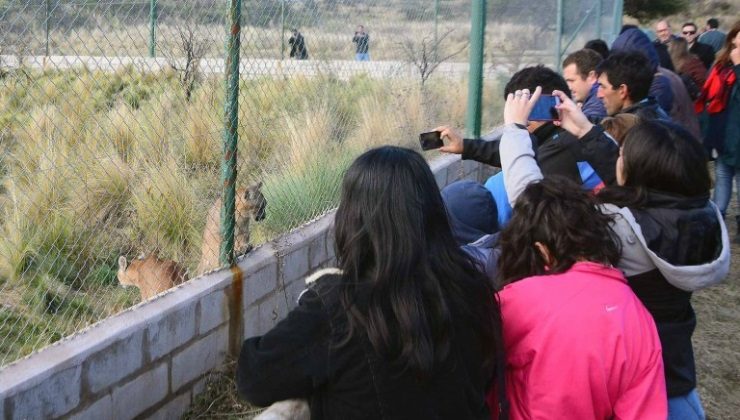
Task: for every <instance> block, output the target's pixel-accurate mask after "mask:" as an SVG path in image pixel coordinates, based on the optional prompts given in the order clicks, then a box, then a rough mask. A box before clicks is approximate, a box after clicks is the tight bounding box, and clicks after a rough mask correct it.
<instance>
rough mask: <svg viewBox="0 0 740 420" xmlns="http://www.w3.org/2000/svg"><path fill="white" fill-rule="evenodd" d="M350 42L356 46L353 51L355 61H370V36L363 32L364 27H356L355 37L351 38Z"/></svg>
mask: <svg viewBox="0 0 740 420" xmlns="http://www.w3.org/2000/svg"><path fill="white" fill-rule="evenodd" d="M352 42H354V43H355V44H356V45H355V47H356V49H355V60H357V61H370V52H369V50H370V35H368V34H367V32H365V27H364V26H362V25H358V26H357V30H356V31H355V36H354V37H352Z"/></svg>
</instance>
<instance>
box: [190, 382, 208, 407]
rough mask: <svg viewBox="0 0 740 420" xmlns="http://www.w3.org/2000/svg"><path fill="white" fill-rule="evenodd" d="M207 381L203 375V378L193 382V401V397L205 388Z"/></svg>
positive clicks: (192, 399) (193, 398) (193, 399)
mask: <svg viewBox="0 0 740 420" xmlns="http://www.w3.org/2000/svg"><path fill="white" fill-rule="evenodd" d="M207 383H208V379H207V377H205V378H202V379H200V380H198V381H196V382H195V383H194V384H193V388H192V398H191V401H195V398H196V397H197V396H198V395H200V394H202V393H203V392H204V391H205V390H206V384H207Z"/></svg>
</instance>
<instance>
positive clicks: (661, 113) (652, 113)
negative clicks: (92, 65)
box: [619, 96, 672, 122]
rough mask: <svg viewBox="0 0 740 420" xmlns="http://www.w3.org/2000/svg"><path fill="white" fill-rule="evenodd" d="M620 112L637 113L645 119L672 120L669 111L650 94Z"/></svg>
mask: <svg viewBox="0 0 740 420" xmlns="http://www.w3.org/2000/svg"><path fill="white" fill-rule="evenodd" d="M619 113H620V114H635V115H637V116H638V117H640V118H642V119H643V120H660V121H669V122H670V121H672V120H671V117H670V116H669V115H668V113H667V112H666V111H665V110H664V109H663V108H661V107H660V105H659V104H658V101H656V100H655V98H654V97H652V96H648V97H647V98H645V99H643V100H641V101H640V102H638V103H636V104H634V105H632V106H630V107H627V108H625V109H623V110H621V111H619Z"/></svg>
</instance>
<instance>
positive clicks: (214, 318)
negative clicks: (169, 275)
mask: <svg viewBox="0 0 740 420" xmlns="http://www.w3.org/2000/svg"><path fill="white" fill-rule="evenodd" d="M431 167H432V170H433V172H434V173H435V178H436V180H437V183H438V185H439V186H440V188H441V187H444V186H445V185H447V184H449V183H451V182H454V181H456V180H458V179H475V180H479V181H483V180H484V179H485V178H486V177H487V176H489V175H490V174H491V170H490V169H489V168H486V167H484V166H483V165H479V164H477V163H475V162H468V161H461V160H460V159H459V157H458V156H442V157H439V158H437V159H435V160H434V161H432V162H431ZM333 220H334V212H330V213H328V214H326V215H324V216H322V217H320V218H318V219H317V220H314V221H313V222H311V223H308V224H306V225H305V226H303V227H301V228H299V229H296V230H294V231H292V232H290V233H288V234H286V235H284V236H282V237H280V238H278V239H276V240H274V241H272V242H270V243H266V244H263V245H261V246H259V247H257V248H256V249H255V250H253V251H252V252H250V253H249V254H248V255H246V256H244V257H241V258H240V259H239V260H238V262H237V266H236V267H235V268H232V269H224V270H220V271H216V272H213V273H209V274H206V275H204V276H201V277H199V278H196V279H193V280H191V281H190V282H188V283H186V284H184V285H181V286H179V287H177V288H175V289H171V290H169V291H167V292H164V293H163V294H161V295H160V296H158V297H156V298H155V299H153V300H150V301H148V302H144V303H142V304H139V305H137V306H134V307H133V308H130V309H128V310H126V311H124V312H122V313H120V314H118V315H116V316H113V317H111V318H108V319H105V320H103V321H100V322H99V323H97V324H95V325H92V326H90V327H88V328H87V329H85V330H83V331H80V332H78V333H77V334H75V335H73V336H71V337H68V338H66V339H64V340H62V341H60V342H58V343H56V344H54V345H51V346H49V347H47V348H45V349H43V350H41V351H39V352H37V353H34V354H32V355H30V356H29V357H27V358H25V359H22V360H20V361H17V362H16V363H14V364H12V365H9V366H7V367H5V368H3V369H2V370H0V418H1V419H8V420H11V419H13V420H14V419H42V418H43V419H48V418H73V419H132V418H155V419H160V418H161V419H172V418H179V417H180V416H181V415H182V414H183V413H184V412H185V411H186V410H187V408H188V406H189V405H190V404H191V402H192V401H193V399H194V398H195V396H196V395H197V394H199V393H200V392H202V390H203V389H204V384H205V380H206V378H207V375H208V373H209V372H211V371H214V370H217V369H219V368H220V367H221V366H222V365H223V363H224V361H225V359H226V357H227V356H228V355H230V354H231V355H232V356H236V354H237V353H238V349H239V345H240V344H241V341H242V340H243V339H244V338H246V337H251V336H254V335H259V334H263V333H265V332H266V331H268V330H269V329H270V328H272V327H273V326H274V325H275V324H276V323H277V322H278V321H280V320H281V319H283V318H284V317H285V316H286V314H287V313H288V311H289V310H290V309H292V308H293V307H294V306H295V304H296V301H297V298H298V295H299V294H300V292H301V291H302V290H303V289H304V288H305V284H304V279H305V277H306V276H307V275H308V274H310V273H311V272H313V271H315V270H317V269H319V268H323V267H330V266H333V265H334V264H335V257H334V240H333V236H332V229H331V227H332V224H333Z"/></svg>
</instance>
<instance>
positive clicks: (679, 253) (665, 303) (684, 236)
mask: <svg viewBox="0 0 740 420" xmlns="http://www.w3.org/2000/svg"><path fill="white" fill-rule="evenodd" d="M540 92H541V90H540V89H538V90H536V91H535V93H534V95H532V97H531V98H530V97H529V92H528V91H527V92H524V91H519V92H516V93H517V95H516V96H513V97H512V98H510V100H509V101H507V106H506V108H505V112H504V114H505V120H506V121H508V122H511V123H512V125H511V126H510V128H509V129H508V130H507V131H506V132H505V134H504V137H503V138H502V140H501V162H502V166H503V170H504V182H505V183H506V190H507V192H508V193H509V200H510V201H511V202H512V205H514V204H515V203H516V202H517V198H518V197H519V196H520V195H521V193H522V191H524V189H525V188H527V185H529V184H530V183H532V182H537V181H539V180H540V179H542V173H541V172H540V170H539V168H538V167H537V162H536V161H535V160H534V157H533V152H532V145H531V141H530V140H529V136H527V134H526V131H524V130H521V129H519V128H517V127H516V126H514V125H513V123H517V124H526V121H527V119H528V116H529V112H530V111H531V109H532V107H533V106H534V103H535V102H536V101H537V99H538V97H539V95H540ZM554 94H555V95H558V96H559V97H560V99H561V101H562V103H561V105H560V106H559V110H560V122H559V124H560V125H561V126H562V127H563V128H565V129H566V130H568V131H569V132H571V133H573V134H574V135H575V136H576V137H579V138H582V137H583V136H585V135H586V134H587V133H592V132H593V131H592V130H599V128H598V127H594V125H593V124H591V123H590V122H589V121H588V119H587V118H586V116H585V115H583V113H582V112H580V110H578V107H577V106H576V104H575V103H573V101H571V100H570V99H568V97H567V96H566V95H564V94H562V92H554ZM602 141H611V140H610V139H608V138H606V137H603V139H602ZM592 166H594V165H593V164H592ZM594 167H596V166H594ZM616 174H617V184H618V185H612V186H608V187H607V188H605V189H604V190H602V191H601V192H599V194H598V195H597V199H598V200H599V201H600V202H601V203H602V204H601V205H600V206H599V209H600V211H601V212H602V213H604V214H607V215H610V216H612V217H613V218H614V221H613V222H612V229H613V230H614V232H615V233H616V236H617V238H618V244H619V246H620V248H621V252H620V258H619V261H617V267H618V268H619V269H621V270H622V271H623V272H624V274H625V276H626V277H627V280H628V282H629V285H630V287H631V288H632V290H633V291H634V292H635V294H636V295H637V296H638V297H639V298H640V300H641V301H642V302H643V304H644V305H645V307H646V308H647V309H648V311H649V312H650V314H651V315H652V316H653V318H654V320H655V324H656V326H657V327H658V335H659V337H660V341H661V345H662V351H663V364H664V368H665V381H666V388H667V395H668V414H669V416H668V417H669V419H674V418H675V419H679V418H680V419H690V418H696V419H699V418H703V416H704V414H703V409H702V406H701V402H700V400H699V396H698V393H697V392H696V371H695V363H694V354H693V348H692V345H691V336H692V334H693V332H694V328H695V327H696V315H695V314H694V310H693V307H692V306H691V295H692V292H694V291H696V290H699V289H701V288H704V287H707V286H710V285H712V284H715V283H717V282H719V281H721V280H722V279H724V278H725V277H726V276H727V274H728V272H729V266H730V253H729V248H730V245H729V240H728V236H727V229H726V228H725V225H724V222H723V219H722V215H721V213H720V211H719V209H718V208H717V206H715V205H714V203H712V202H711V201H710V200H709V189H710V187H711V180H710V177H709V173H708V170H707V165H706V157H705V154H704V152H703V150H702V146H701V143H700V142H699V141H698V140H697V139H696V138H694V137H693V136H691V134H690V133H689V132H688V131H686V130H685V129H683V128H681V127H679V126H676V125H674V124H671V123H667V122H663V121H642V122H640V123H638V124H637V125H636V126H635V127H633V128H632V129H630V130H629V131H628V132H627V134H626V136H625V139H624V143H623V144H622V147H621V148H620V156H619V159H618V160H617V164H616ZM515 211H516V207H515ZM584 228H586V229H588V228H589V227H588V226H584ZM499 269H500V270H501V267H499Z"/></svg>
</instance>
